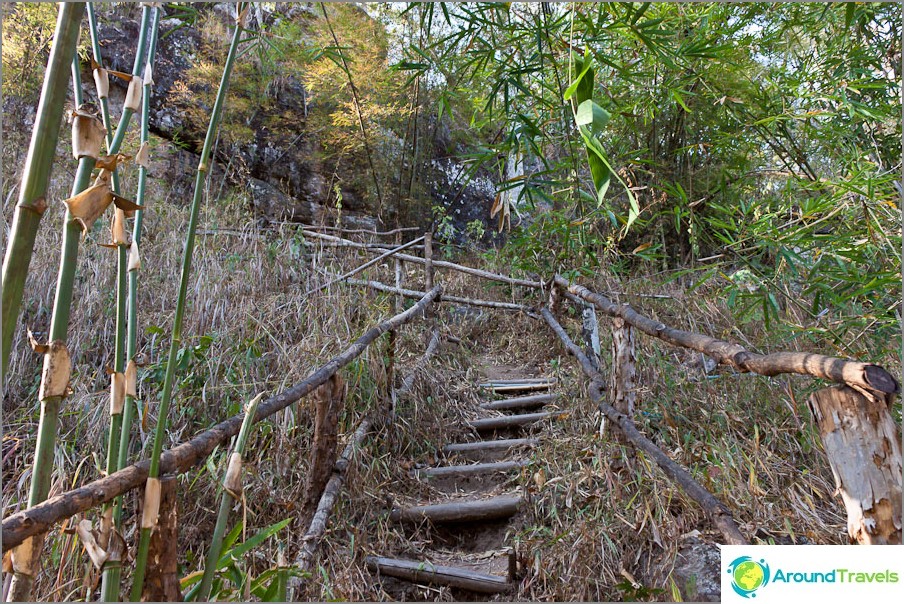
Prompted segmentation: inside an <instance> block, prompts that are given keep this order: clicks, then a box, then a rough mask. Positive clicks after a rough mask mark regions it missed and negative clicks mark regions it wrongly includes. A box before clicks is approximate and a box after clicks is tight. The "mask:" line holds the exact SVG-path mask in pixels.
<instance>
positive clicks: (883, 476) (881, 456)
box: [808, 386, 902, 545]
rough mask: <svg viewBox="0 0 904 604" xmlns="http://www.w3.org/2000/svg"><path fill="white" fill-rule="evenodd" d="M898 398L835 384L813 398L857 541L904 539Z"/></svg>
mask: <svg viewBox="0 0 904 604" xmlns="http://www.w3.org/2000/svg"><path fill="white" fill-rule="evenodd" d="M892 400H893V396H891V395H887V396H885V397H880V396H875V395H874V396H869V397H868V396H865V395H864V394H862V393H860V392H858V391H857V390H855V389H853V388H851V387H849V386H833V387H831V388H824V389H822V390H819V391H817V392H814V393H813V395H812V396H811V397H810V399H809V401H808V405H809V407H810V411H812V412H813V417H814V418H815V419H816V424H817V426H818V428H819V436H820V437H821V438H822V442H823V445H824V446H825V450H826V454H827V455H828V457H829V465H831V467H832V474H834V475H835V485H836V487H837V491H836V492H837V493H840V494H841V498H842V500H843V501H844V506H845V508H847V514H848V535H849V536H850V540H851V543H859V544H861V545H867V544H879V545H885V544H900V543H901V467H902V466H901V433H900V431H899V430H898V427H897V425H896V424H895V421H894V418H893V417H892V415H891V413H890V411H889V407H890V406H891V402H892Z"/></svg>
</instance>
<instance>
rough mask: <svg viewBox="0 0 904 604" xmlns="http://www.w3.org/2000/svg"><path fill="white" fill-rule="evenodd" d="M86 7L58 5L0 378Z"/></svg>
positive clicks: (23, 192) (19, 216)
mask: <svg viewBox="0 0 904 604" xmlns="http://www.w3.org/2000/svg"><path fill="white" fill-rule="evenodd" d="M84 10H85V5H84V4H83V3H80V2H66V3H64V4H61V5H60V10H59V14H58V16H57V25H56V30H55V31H54V34H53V36H54V37H53V47H52V48H51V50H50V59H49V60H48V61H47V72H46V76H45V77H44V87H43V88H42V90H41V100H40V103H39V104H38V113H37V119H36V120H35V126H34V130H33V131H32V135H31V144H30V145H29V147H28V156H27V158H26V160H25V170H24V173H23V176H22V184H21V188H20V190H19V202H18V203H17V204H16V213H15V215H14V217H13V226H12V231H11V232H10V235H9V243H8V244H7V245H8V247H7V248H6V255H5V257H4V258H3V277H2V289H3V294H2V302H3V310H2V332H3V334H2V338H0V349H2V350H0V357H2V361H0V374H2V375H0V379H2V378H3V377H5V375H6V367H7V364H8V362H9V353H10V347H11V346H12V341H13V333H14V332H15V330H16V323H17V321H18V319H19V309H20V307H21V305H22V295H23V294H24V292H25V279H26V277H27V276H28V269H29V266H30V265H31V257H32V254H33V253H34V245H35V238H36V236H37V232H38V225H39V224H40V222H41V216H42V215H43V214H44V210H45V209H47V201H46V200H45V196H46V195H47V186H48V184H49V183H50V170H51V167H52V165H53V156H54V153H55V152H56V144H57V140H58V138H59V133H60V120H61V119H62V117H63V104H64V103H65V102H66V88H67V86H68V83H69V76H70V67H71V64H72V57H73V55H74V54H75V48H76V44H77V42H78V30H79V24H80V23H81V20H82V15H83V14H84Z"/></svg>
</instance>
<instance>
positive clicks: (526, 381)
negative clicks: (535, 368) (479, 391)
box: [480, 378, 556, 388]
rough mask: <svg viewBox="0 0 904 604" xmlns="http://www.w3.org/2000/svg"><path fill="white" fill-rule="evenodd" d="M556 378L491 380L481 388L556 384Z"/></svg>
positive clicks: (481, 385)
mask: <svg viewBox="0 0 904 604" xmlns="http://www.w3.org/2000/svg"><path fill="white" fill-rule="evenodd" d="M555 383H556V378H520V379H515V380H489V381H487V382H484V383H483V384H480V387H481V388H492V387H494V386H504V385H506V384H555Z"/></svg>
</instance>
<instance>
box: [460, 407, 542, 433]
mask: <svg viewBox="0 0 904 604" xmlns="http://www.w3.org/2000/svg"><path fill="white" fill-rule="evenodd" d="M551 415H553V413H552V412H550V411H541V412H539V413H522V414H521V415H503V416H502V417H487V418H485V419H475V420H471V421H469V422H468V426H469V427H471V428H473V429H475V430H477V431H478V432H481V431H488V430H502V429H504V428H518V427H521V426H527V425H529V424H533V423H535V422H538V421H540V420H542V419H546V418H547V417H550V416H551Z"/></svg>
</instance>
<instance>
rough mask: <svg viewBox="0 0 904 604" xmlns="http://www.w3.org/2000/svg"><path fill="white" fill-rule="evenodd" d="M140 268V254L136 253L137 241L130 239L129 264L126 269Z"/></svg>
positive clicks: (135, 269) (130, 270) (134, 269)
mask: <svg viewBox="0 0 904 604" xmlns="http://www.w3.org/2000/svg"><path fill="white" fill-rule="evenodd" d="M140 268H141V256H139V255H138V242H137V241H135V240H134V239H133V240H132V247H131V249H130V250H129V266H128V271H129V272H130V273H131V272H132V271H137V270H139V269H140Z"/></svg>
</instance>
